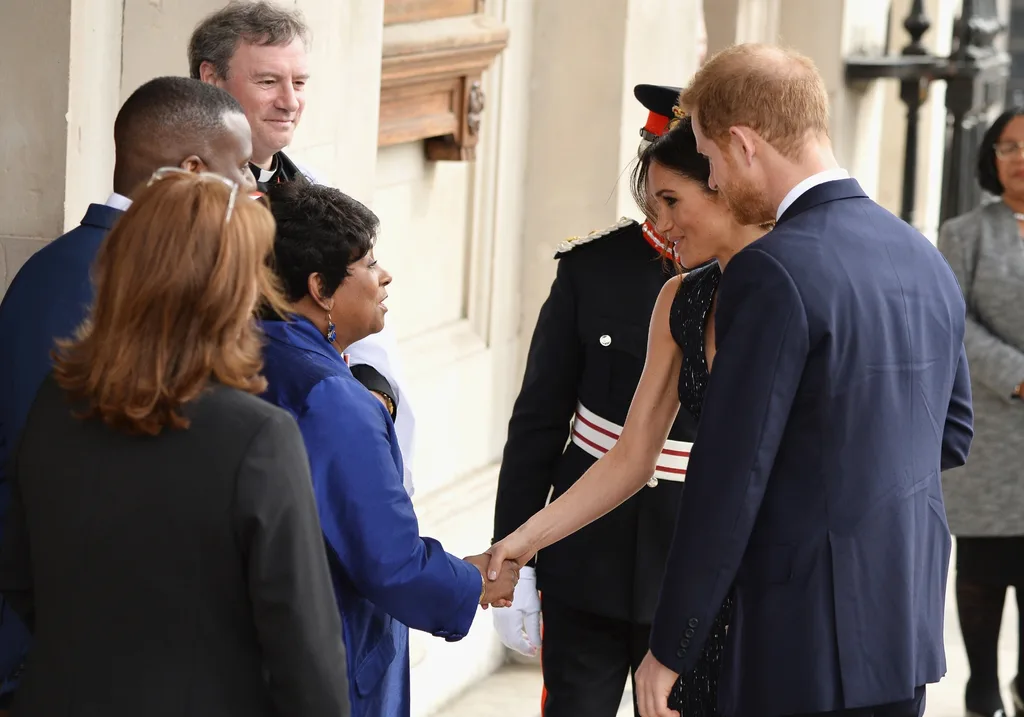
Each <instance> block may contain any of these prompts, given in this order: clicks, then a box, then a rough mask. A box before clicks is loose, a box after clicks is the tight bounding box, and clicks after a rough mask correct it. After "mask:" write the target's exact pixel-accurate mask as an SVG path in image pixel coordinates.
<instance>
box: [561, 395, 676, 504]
mask: <svg viewBox="0 0 1024 717" xmlns="http://www.w3.org/2000/svg"><path fill="white" fill-rule="evenodd" d="M621 435H622V426H620V425H618V424H617V423H612V422H611V421H609V420H607V419H604V418H601V417H600V416H598V415H597V414H596V413H594V412H593V411H591V410H589V409H588V408H587V407H586V406H584V405H583V404H582V403H580V404H577V406H576V416H575V417H574V418H573V422H572V442H573V443H575V444H576V445H577V446H579V447H580V448H581V449H583V450H584V451H586V452H587V453H589V454H590V455H592V456H594V457H595V458H600V457H602V456H603V455H604V454H605V453H607V452H608V451H609V450H611V447H612V446H614V445H615V441H617V440H619V436H621ZM692 447H693V444H692V443H687V442H685V441H672V440H669V441H665V447H664V448H663V449H662V450H661V455H660V456H658V467H657V468H656V469H655V471H654V475H653V476H651V479H650V480H649V481H647V485H648V486H650V487H651V488H653V487H654V486H656V485H658V481H659V480H669V481H675V482H677V483H682V482H684V481H685V480H686V464H687V463H688V462H689V460H690V449H691V448H692Z"/></svg>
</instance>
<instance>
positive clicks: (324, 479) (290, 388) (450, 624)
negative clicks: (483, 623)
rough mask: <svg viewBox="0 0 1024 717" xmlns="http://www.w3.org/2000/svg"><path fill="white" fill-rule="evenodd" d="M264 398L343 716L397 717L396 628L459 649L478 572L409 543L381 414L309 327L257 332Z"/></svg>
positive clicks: (409, 519) (405, 700)
mask: <svg viewBox="0 0 1024 717" xmlns="http://www.w3.org/2000/svg"><path fill="white" fill-rule="evenodd" d="M263 329H264V331H265V332H266V335H267V339H268V341H267V346H266V349H265V351H264V370H263V374H264V376H266V378H267V381H268V384H269V385H268V387H267V391H266V393H265V394H264V396H263V397H264V398H265V399H267V400H268V401H270V402H271V403H274V404H276V405H277V406H280V407H281V408H284V409H285V410H287V411H288V412H289V413H291V414H292V415H293V416H294V417H295V419H296V420H297V421H298V423H299V430H300V431H301V432H302V438H303V440H304V442H305V444H306V452H307V453H308V454H309V464H310V471H311V474H312V477H313V492H314V493H315V495H316V503H317V511H318V512H319V514H320V525H321V527H322V528H323V533H324V540H325V543H326V546H327V558H328V563H329V565H330V567H331V578H332V580H333V582H334V593H335V598H336V600H337V603H338V612H339V613H340V614H341V620H342V624H343V626H344V634H345V650H346V654H347V657H348V672H349V674H348V677H349V690H350V698H351V701H352V717H408V716H409V714H410V709H411V707H410V702H409V687H410V685H409V644H408V628H409V627H412V628H414V629H417V630H423V631H425V632H429V633H431V634H433V635H435V636H437V637H443V638H445V639H447V640H449V641H456V640H460V639H462V637H464V636H465V634H466V633H467V632H468V631H469V626H470V625H471V624H472V622H473V618H474V616H475V615H476V612H477V607H478V601H479V600H480V589H481V587H482V584H481V577H480V572H479V571H478V570H477V569H476V568H474V567H473V566H472V565H470V564H469V563H467V562H465V561H463V560H459V559H458V558H456V557H455V556H453V555H449V554H448V553H446V552H445V551H444V548H442V547H441V544H440V543H438V542H437V541H436V540H434V539H432V538H424V537H420V530H419V524H418V522H417V520H416V513H415V512H414V511H413V506H412V500H411V499H410V498H409V495H408V493H407V492H406V490H405V488H404V486H403V485H402V478H403V465H402V454H401V451H400V450H399V446H398V438H397V436H396V434H395V426H394V424H393V423H392V421H391V416H390V415H388V412H387V409H386V408H384V406H383V405H382V404H381V403H380V402H379V401H378V400H377V399H376V398H374V397H373V396H372V395H371V394H370V392H369V391H368V390H367V389H366V388H365V387H364V386H363V385H362V384H360V383H359V381H357V380H356V379H355V377H354V376H353V375H352V372H351V371H350V370H349V368H348V366H346V365H345V362H344V360H342V358H341V356H340V355H339V354H338V352H337V351H336V350H335V349H334V347H333V346H331V345H330V344H329V343H327V340H326V339H325V338H324V337H323V335H322V334H321V333H320V332H319V331H318V330H317V329H316V327H315V326H313V325H312V324H311V323H310V322H309V321H307V320H306V319H303V318H298V317H296V318H295V320H294V321H291V322H284V321H265V322H264V323H263Z"/></svg>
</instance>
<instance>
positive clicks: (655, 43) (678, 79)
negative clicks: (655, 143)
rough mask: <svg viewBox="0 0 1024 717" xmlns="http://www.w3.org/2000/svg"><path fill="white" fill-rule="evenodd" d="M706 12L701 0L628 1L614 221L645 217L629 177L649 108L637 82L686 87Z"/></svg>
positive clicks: (696, 52)
mask: <svg viewBox="0 0 1024 717" xmlns="http://www.w3.org/2000/svg"><path fill="white" fill-rule="evenodd" d="M702 15H703V10H702V7H701V2H700V0H688V1H686V2H674V3H673V2H665V0H630V2H629V5H628V7H627V15H626V24H625V30H626V37H625V46H624V48H623V55H622V60H623V62H622V88H621V92H622V117H621V123H620V127H619V178H618V183H617V184H616V197H615V199H616V211H615V215H616V216H615V217H614V218H613V221H614V220H615V219H618V218H619V217H621V216H628V217H635V218H638V219H642V217H643V213H642V212H641V211H640V210H639V208H638V207H637V206H636V203H635V202H634V201H633V195H632V194H631V192H630V189H629V185H630V181H629V179H630V173H631V170H632V168H633V166H634V165H635V162H636V154H637V148H638V147H639V145H640V128H641V127H643V125H644V123H645V122H646V121H647V110H646V109H644V107H643V105H641V104H640V103H639V102H637V101H636V98H635V97H634V96H633V88H634V87H635V86H636V85H639V84H651V85H669V86H671V87H682V86H685V85H686V84H687V83H689V81H690V78H691V77H692V76H693V73H694V72H696V71H697V62H698V54H699V52H700V47H699V42H700V38H699V36H700V32H701V21H702Z"/></svg>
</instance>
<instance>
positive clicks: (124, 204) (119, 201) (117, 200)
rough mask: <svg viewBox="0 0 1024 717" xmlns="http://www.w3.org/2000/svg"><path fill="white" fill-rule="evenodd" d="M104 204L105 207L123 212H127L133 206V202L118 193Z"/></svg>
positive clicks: (108, 198) (112, 195)
mask: <svg viewBox="0 0 1024 717" xmlns="http://www.w3.org/2000/svg"><path fill="white" fill-rule="evenodd" d="M103 204H104V206H108V207H110V208H111V209H120V210H121V211H122V212H127V211H128V207H130V206H131V205H132V200H131V199H129V198H128V197H126V196H124V195H123V194H118V193H117V192H114V193H113V194H111V195H110V196H109V197H107V201H105V202H103Z"/></svg>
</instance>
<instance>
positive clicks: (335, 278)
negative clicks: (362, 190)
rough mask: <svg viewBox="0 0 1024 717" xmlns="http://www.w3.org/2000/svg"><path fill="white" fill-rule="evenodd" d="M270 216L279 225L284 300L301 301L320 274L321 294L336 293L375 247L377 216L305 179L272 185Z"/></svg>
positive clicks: (278, 267)
mask: <svg viewBox="0 0 1024 717" xmlns="http://www.w3.org/2000/svg"><path fill="white" fill-rule="evenodd" d="M268 195H269V197H270V211H271V212H272V213H273V215H274V220H275V221H276V222H277V236H276V237H275V238H274V270H275V271H276V272H277V275H278V276H279V277H280V279H281V283H282V284H283V286H284V293H285V297H286V298H287V299H288V301H290V302H293V303H294V302H296V301H299V300H300V299H302V297H304V296H306V294H308V293H309V283H308V281H309V275H310V274H319V275H320V279H321V281H322V284H321V287H320V290H321V291H322V292H323V294H324V295H325V296H329V295H331V294H333V293H334V292H335V291H336V290H337V288H338V287H339V286H340V285H341V283H342V282H343V281H344V280H345V277H346V276H348V275H349V271H348V267H349V265H350V264H352V263H354V262H357V261H359V260H360V259H362V258H363V257H364V256H366V255H367V254H368V253H369V251H370V249H372V248H373V245H374V242H376V240H377V228H378V227H379V226H380V221H379V220H378V219H377V215H376V214H374V213H373V212H371V211H370V210H369V209H367V208H366V207H365V206H363V205H362V204H361V203H359V202H357V201H356V200H355V199H353V198H352V197H350V196H348V195H347V194H343V193H341V192H339V191H338V190H337V189H334V188H333V187H325V186H323V185H321V184H312V183H310V182H308V181H306V180H298V181H294V182H282V183H280V184H274V185H272V186H271V188H270V191H269V192H268Z"/></svg>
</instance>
